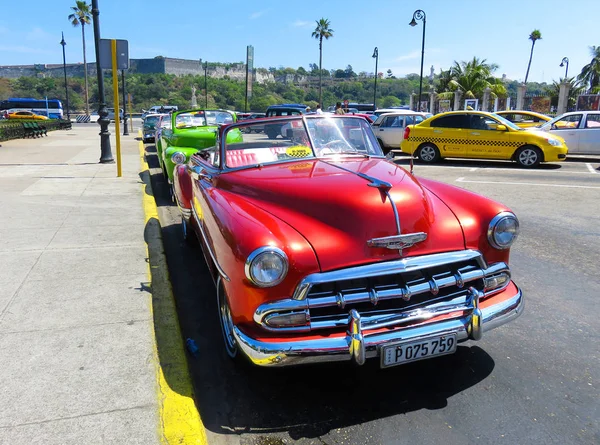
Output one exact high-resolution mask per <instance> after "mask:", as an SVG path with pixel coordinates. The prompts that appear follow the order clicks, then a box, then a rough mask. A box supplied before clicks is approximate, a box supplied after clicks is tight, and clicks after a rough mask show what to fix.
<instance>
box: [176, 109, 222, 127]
mask: <svg viewBox="0 0 600 445" xmlns="http://www.w3.org/2000/svg"><path fill="white" fill-rule="evenodd" d="M233 121H234V118H233V114H231V113H228V112H227V111H219V110H198V111H187V112H184V113H179V114H178V115H177V116H176V117H175V126H176V127H177V128H189V127H204V126H207V125H219V124H230V123H232V122H233Z"/></svg>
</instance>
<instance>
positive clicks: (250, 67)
mask: <svg viewBox="0 0 600 445" xmlns="http://www.w3.org/2000/svg"><path fill="white" fill-rule="evenodd" d="M253 73H254V47H253V46H252V45H248V46H247V47H246V102H245V106H244V111H246V112H247V111H248V99H251V98H252V79H253V77H254V76H253Z"/></svg>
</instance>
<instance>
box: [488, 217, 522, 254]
mask: <svg viewBox="0 0 600 445" xmlns="http://www.w3.org/2000/svg"><path fill="white" fill-rule="evenodd" d="M487 235H488V241H489V242H490V244H491V245H492V247H494V248H496V249H500V250H504V249H508V248H509V247H510V246H511V245H512V243H514V242H515V240H516V239H517V236H519V220H518V219H517V217H516V216H515V215H514V213H511V212H502V213H499V214H498V215H496V216H495V217H494V218H493V219H492V220H491V221H490V225H489V227H488V233H487Z"/></svg>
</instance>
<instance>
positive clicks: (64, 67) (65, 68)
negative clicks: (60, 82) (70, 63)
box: [60, 32, 71, 120]
mask: <svg viewBox="0 0 600 445" xmlns="http://www.w3.org/2000/svg"><path fill="white" fill-rule="evenodd" d="M61 34H62V40H61V41H60V44H61V45H62V47H63V72H64V74H65V96H66V100H67V119H68V120H71V114H70V113H69V88H68V87H67V60H66V58H65V45H66V44H67V42H65V33H64V32H63V33H61Z"/></svg>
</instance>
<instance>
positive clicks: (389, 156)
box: [385, 151, 394, 161]
mask: <svg viewBox="0 0 600 445" xmlns="http://www.w3.org/2000/svg"><path fill="white" fill-rule="evenodd" d="M385 158H386V159H389V160H390V161H391V160H392V159H394V152H393V151H388V153H387V154H386V155H385Z"/></svg>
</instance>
